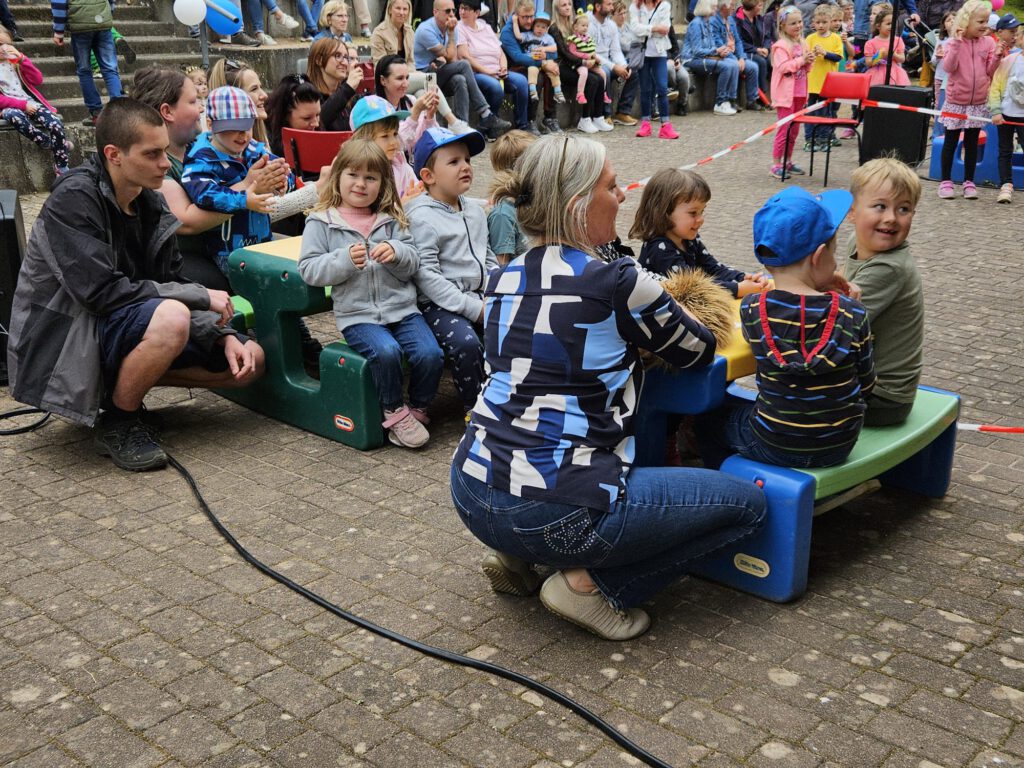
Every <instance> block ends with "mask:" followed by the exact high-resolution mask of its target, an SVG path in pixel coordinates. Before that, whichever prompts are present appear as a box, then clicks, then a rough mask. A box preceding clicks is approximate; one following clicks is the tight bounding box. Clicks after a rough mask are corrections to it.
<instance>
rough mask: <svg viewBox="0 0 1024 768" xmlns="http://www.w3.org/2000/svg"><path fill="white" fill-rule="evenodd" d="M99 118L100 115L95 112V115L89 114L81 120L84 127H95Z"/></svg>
mask: <svg viewBox="0 0 1024 768" xmlns="http://www.w3.org/2000/svg"><path fill="white" fill-rule="evenodd" d="M99 118H100V116H99V115H98V114H96V115H89V116H88V117H87V118H85V119H84V120H82V125H84V126H85V127H86V128H95V127H96V121H97V120H99Z"/></svg>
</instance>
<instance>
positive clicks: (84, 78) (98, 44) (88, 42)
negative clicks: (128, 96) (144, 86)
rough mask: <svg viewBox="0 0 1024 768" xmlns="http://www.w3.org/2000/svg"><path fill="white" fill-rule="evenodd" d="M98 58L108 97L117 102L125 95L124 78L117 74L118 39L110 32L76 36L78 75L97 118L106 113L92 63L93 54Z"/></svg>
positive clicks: (74, 49)
mask: <svg viewBox="0 0 1024 768" xmlns="http://www.w3.org/2000/svg"><path fill="white" fill-rule="evenodd" d="M90 53H95V54H96V62H97V63H98V64H99V65H100V74H101V75H103V82H104V83H105V84H106V86H107V95H108V96H110V98H112V99H116V98H117V97H118V96H120V95H121V76H120V75H119V74H118V73H117V49H115V48H114V35H113V34H112V33H111V31H110V30H109V29H102V30H96V31H95V32H72V33H71V55H72V56H74V57H75V71H76V72H77V73H78V85H79V87H80V88H81V89H82V98H83V99H84V100H85V106H86V107H88V109H89V114H92V115H95V114H97V113H98V112H99V111H100V110H101V109H103V101H102V100H101V99H100V92H99V91H98V90H96V83H95V81H94V80H93V79H92V62H91V61H90V60H89V54H90Z"/></svg>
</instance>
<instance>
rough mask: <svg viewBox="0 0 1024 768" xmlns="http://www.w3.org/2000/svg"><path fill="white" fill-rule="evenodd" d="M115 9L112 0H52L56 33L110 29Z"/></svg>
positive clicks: (54, 30)
mask: <svg viewBox="0 0 1024 768" xmlns="http://www.w3.org/2000/svg"><path fill="white" fill-rule="evenodd" d="M113 11H114V3H113V2H112V0H50V13H51V14H52V15H53V33H54V34H55V35H63V34H64V33H65V32H92V31H95V30H100V29H110V28H111V27H112V26H113V24H114V22H113V18H112V14H113Z"/></svg>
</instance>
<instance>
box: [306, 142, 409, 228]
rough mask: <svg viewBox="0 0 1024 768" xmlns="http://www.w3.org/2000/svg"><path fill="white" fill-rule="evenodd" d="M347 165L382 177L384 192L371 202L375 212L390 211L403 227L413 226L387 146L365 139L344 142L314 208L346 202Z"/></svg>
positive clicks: (320, 209) (332, 206)
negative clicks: (343, 178) (343, 181)
mask: <svg viewBox="0 0 1024 768" xmlns="http://www.w3.org/2000/svg"><path fill="white" fill-rule="evenodd" d="M346 168H352V169H354V170H359V171H369V172H370V173H375V174H377V175H378V176H380V194H379V195H377V199H376V200H374V201H373V202H372V203H370V210H371V211H373V212H374V213H385V214H387V215H388V216H390V217H391V218H393V219H394V220H395V221H397V222H398V224H399V226H401V227H403V228H405V227H408V226H409V220H408V219H407V218H406V217H405V209H404V208H402V199H401V198H400V197H399V196H398V189H397V188H396V187H395V173H394V171H393V170H392V169H391V161H390V160H388V156H387V155H385V154H384V150H383V149H381V148H380V147H378V146H377V145H376V144H374V143H373V142H372V141H366V140H365V139H356V138H352V139H349V140H348V141H346V142H345V143H344V144H342V145H341V149H340V150H339V151H338V154H337V156H335V158H334V162H333V163H331V175H330V176H328V177H327V183H326V184H325V185H324V190H323V192H321V193H320V199H319V200H318V201H317V204H316V205H315V206H314V207H313V210H314V211H326V210H327V209H328V208H337V207H338V206H342V205H344V204H345V203H344V201H343V200H342V199H341V174H342V173H343V172H344V171H345V169H346Z"/></svg>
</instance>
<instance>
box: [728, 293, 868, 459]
mask: <svg viewBox="0 0 1024 768" xmlns="http://www.w3.org/2000/svg"><path fill="white" fill-rule="evenodd" d="M740 319H741V321H742V324H743V326H742V327H743V336H744V338H746V339H747V341H748V342H749V343H750V347H751V349H752V350H753V352H754V358H755V359H756V360H757V405H756V408H755V409H754V412H753V414H752V415H751V420H752V422H751V426H752V427H753V430H754V433H755V434H756V435H757V437H758V438H759V439H760V440H762V441H763V442H764V443H765V444H767V445H770V446H773V447H775V448H777V449H780V450H784V451H789V452H792V453H800V454H807V453H830V452H833V451H836V450H839V449H841V448H843V447H846V446H852V445H853V443H855V442H856V440H857V436H858V434H860V428H861V425H862V424H863V422H864V411H865V410H866V405H865V403H864V398H865V397H867V395H868V393H869V392H870V391H871V389H872V388H873V387H874V384H875V367H874V362H873V360H872V355H871V330H870V327H869V325H868V317H867V312H866V310H865V309H864V307H863V306H862V305H861V304H860V303H859V302H857V301H854V300H853V299H850V298H848V297H846V296H840V295H839V294H838V293H835V292H830V293H825V294H815V295H810V296H799V295H796V294H792V293H789V292H787V291H779V290H775V291H767V292H765V293H759V294H753V295H751V296H747V297H745V298H744V299H743V302H742V304H741V305H740Z"/></svg>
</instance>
